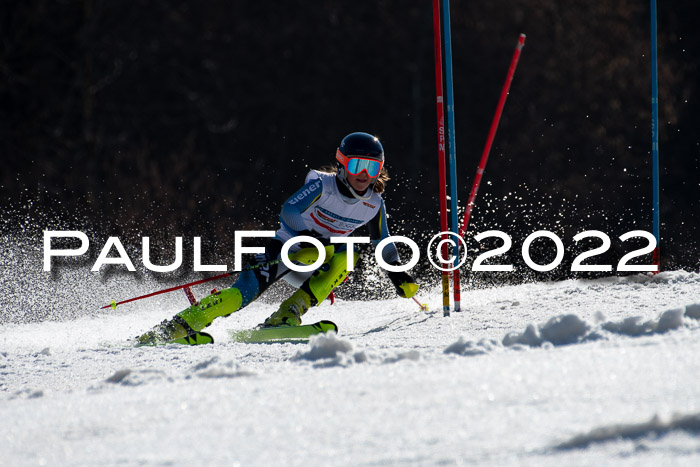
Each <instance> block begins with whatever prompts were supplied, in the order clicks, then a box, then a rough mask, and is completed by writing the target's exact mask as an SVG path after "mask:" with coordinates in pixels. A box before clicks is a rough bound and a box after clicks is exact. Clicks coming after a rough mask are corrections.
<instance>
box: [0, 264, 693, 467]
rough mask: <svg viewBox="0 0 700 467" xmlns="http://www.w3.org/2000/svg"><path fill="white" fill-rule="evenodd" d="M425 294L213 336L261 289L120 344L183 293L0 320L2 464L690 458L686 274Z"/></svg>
mask: <svg viewBox="0 0 700 467" xmlns="http://www.w3.org/2000/svg"><path fill="white" fill-rule="evenodd" d="M112 285H113V286H114V284H112ZM104 287H107V288H108V287H109V281H106V284H104ZM119 287H120V292H119V293H120V294H124V295H126V296H129V292H136V293H135V295H138V294H139V293H141V292H140V290H138V291H137V288H142V287H143V285H139V286H138V287H136V284H135V283H134V284H133V286H132V288H131V289H129V288H128V284H124V283H121V282H120V284H119ZM204 290H205V289H202V290H195V293H198V294H199V295H200V296H201V295H202V294H203V293H205V292H204ZM17 293H18V294H19V292H17ZM420 295H421V298H422V300H423V301H425V302H427V303H428V304H429V305H430V308H431V310H433V311H429V312H422V311H420V309H419V308H418V306H417V305H416V304H415V303H414V302H413V301H411V300H404V299H398V298H397V299H388V300H382V301H370V302H368V301H342V300H338V301H337V302H336V304H335V305H334V306H330V305H329V304H328V302H326V303H324V304H322V306H320V307H318V308H314V309H312V310H311V311H310V312H309V313H308V314H307V315H306V317H305V322H314V321H317V320H320V319H331V320H333V321H334V322H335V323H337V324H338V326H339V329H340V334H339V335H337V336H336V335H327V336H318V337H316V338H314V339H312V341H311V342H309V343H303V344H292V343H283V344H240V343H233V342H227V336H228V331H230V330H238V329H245V328H248V327H250V326H253V325H255V324H257V323H259V322H261V321H262V320H263V319H264V318H265V317H266V316H268V315H269V314H270V313H271V312H272V311H273V310H274V304H272V303H264V302H256V303H254V304H253V305H251V306H250V307H248V308H247V309H245V310H243V311H241V312H240V313H236V314H234V315H232V316H231V317H229V318H226V319H219V320H217V321H216V322H215V323H214V325H212V327H211V328H210V330H211V334H212V335H213V336H214V338H215V340H216V344H214V345H208V346H199V347H184V346H177V345H172V346H163V347H157V348H135V347H132V346H131V345H129V344H128V343H127V342H126V339H127V338H130V337H133V336H135V335H137V334H139V333H141V332H143V331H145V330H147V329H149V328H150V327H151V326H152V325H154V324H156V323H158V322H160V321H161V320H163V319H165V318H169V317H170V316H172V315H173V314H174V313H175V312H177V311H179V309H181V308H183V307H184V305H185V304H186V301H185V299H184V297H183V296H181V295H178V294H177V293H176V294H170V295H168V297H170V298H158V299H156V298H154V299H149V300H144V301H140V302H135V303H133V304H129V305H124V306H122V307H119V308H118V309H117V311H112V310H107V311H105V312H100V313H93V314H87V315H86V314H77V315H76V316H72V315H70V314H67V315H68V316H69V317H68V318H67V319H63V320H58V321H55V320H53V321H46V320H44V321H41V320H39V321H38V322H30V323H22V322H20V323H14V324H8V323H5V324H2V325H0V401H1V402H0V418H1V419H2V420H3V421H4V423H2V424H0V465H3V466H4V465H7V466H17V465H116V464H126V465H144V464H145V465H348V466H349V465H380V464H381V465H385V464H386V465H499V466H502V465H538V466H539V465H610V464H614V465H635V466H636V465H654V466H656V465H700V274H697V273H689V272H683V271H674V272H664V273H661V274H658V275H656V276H652V275H636V276H629V277H610V278H605V279H598V280H567V281H562V282H548V283H530V284H524V285H517V286H505V287H497V288H487V289H480V290H469V291H465V292H463V297H462V300H463V308H465V311H463V312H462V313H453V314H452V316H451V317H449V318H445V317H443V316H442V312H441V311H439V310H440V309H441V305H440V303H441V295H440V291H439V290H429V291H423V290H422V291H421V293H420ZM117 298H121V297H117ZM5 304H6V303H5ZM10 311H13V310H10ZM15 311H16V310H15ZM9 315H10V316H13V314H12V313H9Z"/></svg>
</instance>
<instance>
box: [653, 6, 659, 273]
mask: <svg viewBox="0 0 700 467" xmlns="http://www.w3.org/2000/svg"><path fill="white" fill-rule="evenodd" d="M657 68H658V66H657V55H656V0H651V158H652V184H653V195H652V204H653V206H652V214H653V234H654V237H655V238H656V248H655V249H654V253H653V263H654V264H655V265H656V266H660V263H661V255H660V246H661V242H660V240H661V238H660V222H659V212H660V211H659V83H658V76H657ZM659 269H660V267H659Z"/></svg>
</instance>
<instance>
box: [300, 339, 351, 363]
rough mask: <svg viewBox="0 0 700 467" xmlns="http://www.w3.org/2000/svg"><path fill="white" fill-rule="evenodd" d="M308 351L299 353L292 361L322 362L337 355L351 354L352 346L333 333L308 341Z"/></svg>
mask: <svg viewBox="0 0 700 467" xmlns="http://www.w3.org/2000/svg"><path fill="white" fill-rule="evenodd" d="M309 347H310V348H309V350H308V351H307V352H299V353H297V354H296V356H294V358H293V359H292V360H310V361H316V360H322V359H326V358H336V357H337V356H338V354H345V353H348V352H352V349H353V345H352V342H350V341H349V340H347V339H341V338H340V337H338V336H337V334H336V333H334V332H329V333H327V334H319V335H317V336H313V337H312V338H311V339H310V340H309Z"/></svg>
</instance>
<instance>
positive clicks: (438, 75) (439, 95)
mask: <svg viewBox="0 0 700 467" xmlns="http://www.w3.org/2000/svg"><path fill="white" fill-rule="evenodd" d="M440 30H441V29H440V0H433V36H434V42H435V94H436V101H437V121H438V134H437V136H438V177H439V189H440V230H441V231H442V232H447V231H448V230H449V229H448V227H447V193H446V191H445V190H446V187H447V177H446V175H445V170H446V169H445V109H444V104H443V89H442V87H443V86H442V38H441V33H440ZM446 238H447V234H443V236H442V239H443V240H445V239H446ZM442 257H443V258H447V243H443V244H442ZM442 266H443V268H446V267H447V265H446V264H443V265H442ZM442 312H443V314H444V315H445V316H447V315H449V314H450V274H449V272H447V271H442Z"/></svg>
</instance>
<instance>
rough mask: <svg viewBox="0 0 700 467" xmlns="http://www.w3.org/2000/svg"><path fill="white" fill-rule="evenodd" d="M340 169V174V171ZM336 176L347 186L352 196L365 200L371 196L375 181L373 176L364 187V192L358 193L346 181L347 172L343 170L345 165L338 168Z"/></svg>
mask: <svg viewBox="0 0 700 467" xmlns="http://www.w3.org/2000/svg"><path fill="white" fill-rule="evenodd" d="M340 171H342V174H341V173H340ZM338 178H339V179H340V181H341V182H343V185H344V186H345V188H347V189H348V190H349V191H350V194H351V195H352V196H353V198H355V199H358V200H361V201H366V200H368V199H370V198H371V197H372V191H374V185H375V183H377V179H376V178H375V179H374V181H373V182H372V183H370V184H369V186H368V187H367V188H366V189H365V191H364V193H363V194H361V193H358V192H357V191H355V189H354V188H353V187H352V186H351V185H350V182H349V181H348V174H347V172H346V171H345V167H343V166H342V165H341V166H340V168H339V169H338Z"/></svg>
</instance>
